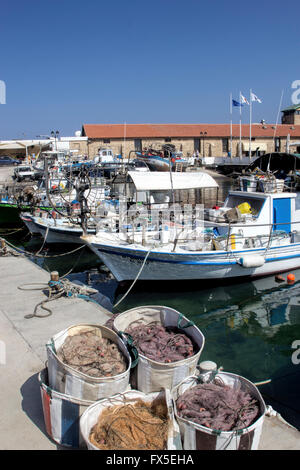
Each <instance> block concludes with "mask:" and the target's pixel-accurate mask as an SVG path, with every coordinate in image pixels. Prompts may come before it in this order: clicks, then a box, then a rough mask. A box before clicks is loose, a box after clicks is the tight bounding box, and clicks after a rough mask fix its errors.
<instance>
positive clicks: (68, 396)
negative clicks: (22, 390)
mask: <svg viewBox="0 0 300 470" xmlns="http://www.w3.org/2000/svg"><path fill="white" fill-rule="evenodd" d="M91 330H93V331H97V332H98V334H99V336H102V337H104V338H108V339H109V340H111V341H113V342H114V343H116V344H117V345H118V347H119V349H120V350H121V352H122V353H123V355H124V357H125V358H126V360H127V368H126V370H125V372H123V373H121V374H119V375H116V376H114V377H103V378H95V377H91V376H89V375H87V374H84V373H82V372H79V371H78V370H76V369H74V368H73V367H71V366H69V365H66V364H64V363H63V362H62V361H61V360H60V358H59V357H58V355H57V351H58V350H59V348H60V347H61V346H62V344H63V343H64V341H65V339H66V338H67V337H68V336H69V335H75V334H78V333H80V332H86V331H91ZM46 350H47V358H48V361H47V364H46V368H45V369H44V370H42V371H41V372H40V374H39V382H40V391H41V397H42V405H43V412H44V421H45V427H46V431H47V433H48V435H49V436H50V437H51V439H53V440H54V441H55V442H56V443H57V444H60V445H62V446H66V447H71V448H86V443H85V441H84V439H83V438H82V435H81V432H80V417H81V415H82V414H83V412H84V411H85V410H86V409H87V408H88V407H90V406H91V405H93V404H94V403H95V402H96V401H98V400H101V399H103V398H106V397H109V396H112V395H114V394H115V393H116V391H118V392H121V393H122V392H125V391H126V390H128V389H129V377H130V370H131V357H130V354H129V352H128V350H127V348H126V346H125V344H124V342H123V341H122V340H121V339H120V337H119V336H118V335H117V334H116V333H115V332H113V331H112V330H111V329H109V328H106V327H105V326H100V325H88V324H80V325H75V326H71V327H69V328H67V329H66V330H64V331H61V332H59V333H58V334H56V335H55V336H54V337H53V338H51V339H50V341H48V343H47V344H46Z"/></svg>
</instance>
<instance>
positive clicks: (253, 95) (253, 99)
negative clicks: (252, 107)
mask: <svg viewBox="0 0 300 470" xmlns="http://www.w3.org/2000/svg"><path fill="white" fill-rule="evenodd" d="M251 101H258V103H261V100H260V99H259V98H258V97H257V96H256V95H255V94H254V93H252V92H251Z"/></svg>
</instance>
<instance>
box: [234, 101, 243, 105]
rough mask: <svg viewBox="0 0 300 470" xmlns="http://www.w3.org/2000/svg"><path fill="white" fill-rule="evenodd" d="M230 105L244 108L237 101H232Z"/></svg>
mask: <svg viewBox="0 0 300 470" xmlns="http://www.w3.org/2000/svg"><path fill="white" fill-rule="evenodd" d="M232 104H233V106H244V105H243V104H242V103H240V102H239V101H236V100H232Z"/></svg>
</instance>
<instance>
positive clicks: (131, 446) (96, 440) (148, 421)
mask: <svg viewBox="0 0 300 470" xmlns="http://www.w3.org/2000/svg"><path fill="white" fill-rule="evenodd" d="M168 428H169V419H168V409H167V406H166V403H165V402H164V401H163V400H162V399H161V398H158V399H156V400H154V401H153V402H152V403H144V402H143V401H142V400H137V401H136V402H134V403H132V404H124V405H116V406H109V407H108V408H105V409H104V410H103V411H102V413H101V414H100V416H99V418H98V421H97V423H96V424H95V425H94V427H93V428H92V430H91V432H90V436H89V439H90V442H91V443H92V444H94V445H95V446H96V447H98V448H99V449H101V450H164V449H166V448H167V439H168Z"/></svg>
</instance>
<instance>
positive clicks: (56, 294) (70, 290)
mask: <svg viewBox="0 0 300 470" xmlns="http://www.w3.org/2000/svg"><path fill="white" fill-rule="evenodd" d="M29 286H31V287H29ZM32 286H33V287H32ZM34 286H38V287H34ZM18 289H19V290H24V291H34V290H44V289H47V290H48V299H46V300H42V301H41V302H39V303H38V304H37V305H36V306H35V308H34V311H33V313H30V314H28V315H24V318H26V319H29V318H33V317H38V318H46V317H49V316H50V315H52V310H51V309H50V308H47V307H45V304H46V303H48V302H51V301H52V300H56V299H59V298H60V297H62V296H66V297H73V296H76V297H79V298H82V299H84V300H89V301H94V300H93V299H90V298H89V296H88V294H93V293H96V292H98V291H97V290H96V289H92V288H90V287H87V286H79V285H76V284H73V283H72V282H71V281H69V280H68V279H62V278H60V279H59V280H58V281H49V282H48V284H43V283H41V284H39V283H36V284H35V283H32V284H22V285H20V286H18ZM94 302H95V303H97V305H98V302H96V301H94ZM39 307H41V308H42V309H43V310H46V311H47V312H48V313H47V314H45V315H41V314H39V313H37V311H38V308H39Z"/></svg>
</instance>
